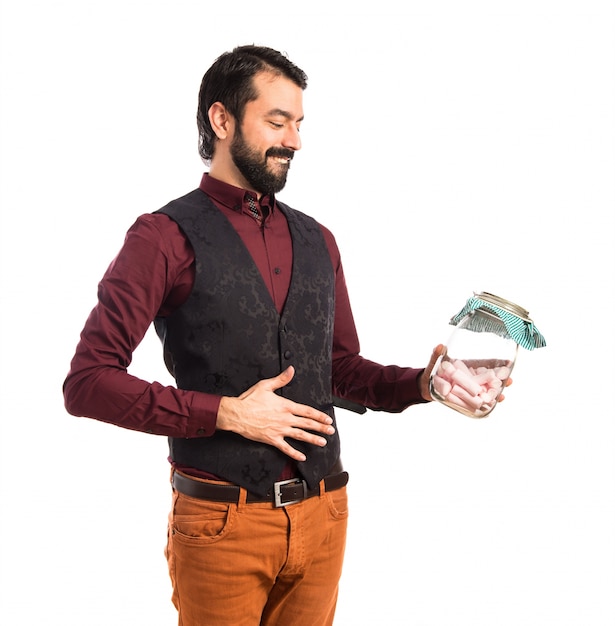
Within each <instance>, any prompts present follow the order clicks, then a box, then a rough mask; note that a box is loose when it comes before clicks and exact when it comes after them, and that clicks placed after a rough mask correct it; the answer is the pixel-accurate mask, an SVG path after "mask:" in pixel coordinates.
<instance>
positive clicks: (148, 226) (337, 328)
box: [64, 174, 424, 437]
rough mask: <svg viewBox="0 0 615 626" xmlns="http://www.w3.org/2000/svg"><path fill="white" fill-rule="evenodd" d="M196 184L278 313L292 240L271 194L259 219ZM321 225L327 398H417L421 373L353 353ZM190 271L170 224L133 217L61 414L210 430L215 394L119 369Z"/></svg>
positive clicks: (389, 406)
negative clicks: (329, 344) (327, 280)
mask: <svg viewBox="0 0 615 626" xmlns="http://www.w3.org/2000/svg"><path fill="white" fill-rule="evenodd" d="M200 188H201V189H202V190H203V191H204V192H205V193H207V194H208V195H209V196H210V198H211V199H212V200H213V202H214V203H215V204H216V206H217V207H218V208H219V209H220V210H221V211H222V212H223V213H224V214H225V215H226V216H227V217H228V219H229V220H230V222H231V224H232V225H233V227H234V228H235V229H236V230H237V232H238V233H239V235H240V236H241V238H242V240H243V242H244V243H245V245H246V247H247V248H248V250H249V251H250V253H251V254H252V257H253V258H254V261H255V263H256V265H257V266H258V268H259V270H260V272H261V274H262V276H263V279H264V281H265V283H266V284H267V287H268V289H269V292H270V293H271V296H272V298H273V300H274V302H275V305H276V307H277V309H278V311H281V310H282V308H283V306H284V302H285V299H286V295H287V293H288V287H289V282H290V276H291V266H292V243H291V238H290V233H289V230H288V225H287V223H286V218H285V217H284V215H283V214H282V212H281V211H279V210H277V209H276V205H275V198H273V197H268V196H266V197H264V198H262V199H261V202H260V208H261V211H262V212H263V213H264V214H265V218H264V219H263V220H262V222H259V221H257V220H256V219H255V218H254V217H253V216H252V214H251V213H250V211H249V209H248V204H247V201H246V199H247V195H248V194H249V193H250V192H246V191H245V190H243V189H239V188H237V187H233V186H231V185H228V184H226V183H223V182H221V181H219V180H216V179H214V178H211V177H210V176H209V175H208V174H205V175H204V176H203V179H202V181H201V185H200ZM321 228H322V232H323V235H324V238H325V241H326V243H327V246H328V249H329V254H330V255H331V261H332V264H333V268H334V271H335V323H334V337H333V355H332V356H333V360H332V365H333V372H332V374H333V390H332V391H333V393H334V394H335V395H337V396H339V397H342V398H345V399H347V400H350V401H352V402H356V403H359V404H362V405H364V406H366V407H368V408H371V409H375V410H384V411H390V412H398V411H402V410H403V409H405V408H406V407H408V406H409V405H411V404H416V403H419V402H424V400H423V399H422V398H421V395H420V392H419V388H418V381H417V379H418V376H419V375H420V374H421V373H422V371H423V369H411V368H402V367H398V366H396V365H389V366H383V365H380V364H377V363H374V362H372V361H368V360H367V359H364V358H363V357H362V356H360V354H359V350H360V348H359V340H358V337H357V332H356V328H355V324H354V319H353V316H352V311H351V308H350V302H349V300H348V293H347V289H346V282H345V280H344V272H343V270H342V264H341V260H340V253H339V250H338V248H337V244H336V243H335V239H334V237H333V235H332V234H331V232H329V231H328V230H327V229H326V228H324V227H322V226H321ZM194 273H195V272H194V253H193V251H192V248H191V246H190V244H189V242H188V241H187V239H186V238H185V236H184V235H183V234H182V232H181V231H180V229H179V227H178V226H177V224H176V223H175V222H174V221H173V220H172V219H171V218H169V217H168V216H166V215H164V214H147V215H142V216H141V217H139V218H138V219H137V221H136V222H135V223H134V224H133V226H132V227H131V228H130V230H129V231H128V233H127V234H126V239H125V241H124V245H123V247H122V249H121V250H120V252H119V254H118V255H117V256H116V258H115V259H114V260H113V262H112V263H111V265H110V266H109V268H108V269H107V271H106V273H105V275H104V276H103V278H102V280H101V282H100V284H99V288H98V304H97V305H96V306H95V307H94V309H93V310H92V312H91V313H90V315H89V317H88V319H87V321H86V324H85V327H84V329H83V331H82V333H81V338H80V341H79V344H78V345H77V349H76V353H75V356H74V357H73V360H72V362H71V367H70V372H69V373H68V376H67V378H66V381H65V383H64V398H65V404H66V409H67V410H68V412H69V413H71V414H73V415H79V416H86V417H92V418H95V419H99V420H102V421H105V422H110V423H113V424H116V425H118V426H123V427H125V428H130V429H133V430H138V431H143V432H148V433H154V434H157V435H165V436H169V437H207V436H211V435H212V434H213V433H214V431H215V429H216V416H217V412H218V406H219V404H220V399H221V398H220V396H216V395H212V394H207V393H202V392H197V391H186V390H182V389H176V388H175V387H172V386H164V385H161V384H160V383H157V382H152V383H150V382H146V381H144V380H141V379H139V378H137V377H135V376H132V375H131V374H129V373H128V372H127V368H128V366H129V365H130V362H131V360H132V354H133V352H134V350H135V349H136V348H137V346H138V345H139V343H140V342H141V340H142V339H143V336H144V335H145V332H146V331H147V329H148V328H149V326H150V324H151V322H152V320H153V319H154V318H155V317H157V316H166V315H169V314H170V313H171V312H172V311H173V310H175V309H176V308H177V307H179V306H180V305H181V304H182V303H183V302H185V300H186V299H187V297H188V295H189V293H190V290H191V289H192V285H193V282H194Z"/></svg>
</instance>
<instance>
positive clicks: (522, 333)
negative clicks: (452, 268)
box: [450, 292, 547, 350]
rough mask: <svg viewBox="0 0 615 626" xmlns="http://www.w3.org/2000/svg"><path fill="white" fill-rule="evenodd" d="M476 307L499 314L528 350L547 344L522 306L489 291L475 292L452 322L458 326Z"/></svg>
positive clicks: (513, 334)
mask: <svg viewBox="0 0 615 626" xmlns="http://www.w3.org/2000/svg"><path fill="white" fill-rule="evenodd" d="M476 309H486V310H488V311H491V312H492V313H494V314H495V315H497V316H498V317H499V318H500V319H501V320H502V322H503V323H504V325H505V326H506V330H507V331H508V334H509V335H510V336H511V338H512V339H513V340H514V341H515V342H516V343H517V344H519V345H520V346H521V347H522V348H525V349H526V350H534V348H543V347H544V346H546V345H547V343H546V341H545V338H544V337H543V336H542V335H541V334H540V332H539V331H538V329H537V328H536V327H535V326H534V322H532V320H531V319H530V318H529V316H528V312H527V311H525V310H524V309H522V308H521V307H519V306H517V305H516V304H513V303H512V302H508V300H504V299H503V298H500V297H498V296H494V295H493V294H490V293H487V292H481V293H478V294H477V293H475V294H474V296H472V297H471V298H470V299H469V300H468V301H467V302H466V304H465V306H464V307H463V309H461V311H459V313H457V315H455V316H454V317H452V318H451V321H450V324H452V325H453V326H456V325H457V324H458V323H459V322H460V321H461V320H462V319H463V318H464V317H465V316H466V315H468V313H471V312H472V311H475V310H476Z"/></svg>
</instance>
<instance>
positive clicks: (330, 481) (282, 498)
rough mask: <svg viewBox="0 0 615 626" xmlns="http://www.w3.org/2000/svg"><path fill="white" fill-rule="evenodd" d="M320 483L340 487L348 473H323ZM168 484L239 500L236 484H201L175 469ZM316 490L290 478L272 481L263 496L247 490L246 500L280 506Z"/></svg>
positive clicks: (198, 493)
mask: <svg viewBox="0 0 615 626" xmlns="http://www.w3.org/2000/svg"><path fill="white" fill-rule="evenodd" d="M324 482H325V491H335V490H336V489H341V488H342V487H344V486H345V485H346V484H347V483H348V472H340V473H339V474H331V475H330V476H325V478H324ZM172 484H173V487H174V488H175V489H176V490H177V491H179V492H180V493H183V494H184V495H186V496H190V497H192V498H198V499H200V500H213V501H214V502H234V503H238V502H239V493H240V488H239V487H237V486H236V485H218V484H215V483H205V482H201V481H200V480H196V479H194V478H191V477H190V476H186V475H185V474H180V473H179V472H173V480H172ZM319 493H320V485H319V486H317V487H315V488H314V489H308V486H307V483H306V482H305V480H302V479H301V478H291V479H290V480H280V481H279V482H277V483H274V484H273V487H272V488H271V489H270V490H269V491H268V492H267V495H266V496H259V495H256V494H253V493H251V492H249V491H248V494H247V498H246V502H271V503H272V504H273V505H274V506H275V507H282V506H288V505H289V504H295V503H296V502H301V501H302V500H305V499H307V498H311V497H313V496H317V495H318V494H319Z"/></svg>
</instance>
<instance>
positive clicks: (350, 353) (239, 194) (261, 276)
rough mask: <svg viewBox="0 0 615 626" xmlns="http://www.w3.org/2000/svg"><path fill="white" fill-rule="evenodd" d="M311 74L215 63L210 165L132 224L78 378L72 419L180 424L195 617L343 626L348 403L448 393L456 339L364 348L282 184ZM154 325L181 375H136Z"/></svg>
mask: <svg viewBox="0 0 615 626" xmlns="http://www.w3.org/2000/svg"><path fill="white" fill-rule="evenodd" d="M306 84H307V82H306V76H305V74H304V73H303V71H302V70H300V69H299V68H298V67H296V66H295V65H294V64H293V63H291V62H290V61H289V60H288V59H287V58H286V57H285V56H283V55H281V54H280V53H278V52H276V51H275V50H271V49H269V48H264V47H256V46H242V47H239V48H236V49H235V50H233V51H232V52H229V53H225V54H223V55H222V56H221V57H219V58H218V59H217V60H216V62H215V63H214V64H213V65H212V67H211V68H210V69H209V70H208V71H207V73H206V74H205V76H204V78H203V82H202V85H201V90H200V94H199V107H198V116H197V122H198V128H199V134H200V153H201V156H202V157H203V159H204V160H205V161H207V162H210V168H209V172H208V173H206V174H204V176H203V178H202V181H201V184H200V186H199V188H198V189H196V190H195V191H192V192H191V193H189V194H187V195H186V196H183V197H182V198H179V199H178V200H175V201H173V202H171V203H169V204H168V205H166V206H165V207H164V208H163V209H161V210H160V211H157V212H156V213H153V214H148V215H144V216H141V217H140V218H139V219H138V220H137V221H136V223H135V224H134V225H133V226H132V228H131V229H130V230H129V231H128V233H127V235H126V240H125V243H124V246H123V248H122V250H121V251H120V252H119V254H118V256H117V257H116V258H115V259H114V261H113V262H112V264H111V265H110V267H109V269H108V270H107V272H106V274H105V276H104V277H103V279H102V281H101V283H100V285H99V301H98V304H97V305H96V307H95V308H94V309H93V311H92V313H91V314H90V316H89V318H88V320H87V322H86V325H85V327H84V329H83V332H82V334H81V339H80V342H79V344H78V346H77V350H76V354H75V356H74V358H73V361H72V363H71V369H70V372H69V374H68V376H67V379H66V381H65V383H64V396H65V402H66V407H67V410H68V411H69V412H70V413H71V414H74V415H81V416H88V417H92V418H96V419H99V420H103V421H107V422H110V423H114V424H117V425H119V426H123V427H126V428H130V429H135V430H139V431H143V432H147V433H153V434H157V435H165V436H167V437H168V438H169V445H170V461H171V464H172V485H173V507H172V511H171V513H170V516H169V540H168V545H167V549H166V555H167V559H168V563H169V571H170V575H171V579H172V583H173V601H174V604H175V606H176V607H177V609H178V612H179V623H180V624H183V626H196V625H198V626H203V625H205V624H213V625H215V626H222V625H229V626H241V625H246V626H248V625H250V626H256V625H258V624H262V625H273V624H277V625H281V626H324V625H327V624H331V623H332V622H333V615H334V611H335V605H336V600H337V590H338V581H339V578H340V575H341V571H342V560H343V554H344V546H345V539H346V519H347V500H346V482H347V478H348V475H347V474H346V473H345V472H344V471H343V469H342V466H341V461H340V446H339V438H338V435H337V431H336V424H335V414H334V408H333V405H334V403H339V401H343V402H349V403H354V404H356V405H360V406H362V407H368V408H370V409H374V410H384V411H392V412H399V411H402V410H404V409H405V408H407V407H408V406H410V405H412V404H416V403H420V402H426V401H429V400H430V395H429V391H428V378H429V373H430V371H431V369H432V367H433V365H434V363H435V361H436V359H437V357H438V355H439V354H440V351H441V347H437V348H436V349H435V350H434V352H433V354H432V357H431V360H430V362H429V364H428V366H427V368H426V369H412V368H402V367H398V366H383V365H380V364H377V363H374V362H371V361H368V360H366V359H364V358H363V357H362V356H360V354H359V342H358V339H357V334H356V329H355V325H354V322H353V317H352V312H351V308H350V304H349V300H348V294H347V290H346V285H345V281H344V273H343V270H342V264H341V261H340V254H339V251H338V248H337V246H336V243H335V240H334V238H333V235H332V234H331V233H330V232H329V231H328V230H327V229H326V228H325V227H323V226H321V225H319V224H318V223H317V222H315V221H314V220H313V219H312V218H309V217H308V216H306V215H305V214H303V213H301V212H299V211H296V210H293V209H291V208H290V207H288V206H286V205H285V204H283V203H282V202H280V201H278V200H277V198H276V196H275V194H276V193H278V192H279V191H280V190H281V189H282V188H283V187H284V185H285V182H286V177H287V174H288V170H289V167H290V164H291V161H292V159H293V157H294V155H295V153H296V152H297V151H298V150H299V149H300V148H301V140H300V136H299V129H300V126H301V121H302V120H303V106H302V97H303V90H304V89H305V87H306ZM152 321H154V322H155V326H156V330H157V332H158V334H159V336H160V338H161V341H162V343H163V346H164V355H165V362H166V364H167V367H168V368H169V371H170V372H171V373H172V374H173V376H174V377H175V380H176V382H177V388H174V387H165V386H162V385H160V384H159V383H155V382H154V383H148V382H145V381H143V380H140V379H138V378H135V377H133V376H131V375H129V374H128V373H127V367H128V365H129V363H130V361H131V357H132V353H133V351H134V350H135V348H136V347H137V345H138V344H139V342H140V341H141V340H142V338H143V336H144V334H145V332H146V330H147V328H148V326H149V325H150V323H151V322H152ZM136 480H138V479H137V477H135V481H136Z"/></svg>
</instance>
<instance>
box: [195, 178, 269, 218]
mask: <svg viewBox="0 0 615 626" xmlns="http://www.w3.org/2000/svg"><path fill="white" fill-rule="evenodd" d="M199 188H200V189H201V191H204V192H205V193H206V194H207V195H208V196H209V197H210V198H211V199H212V200H214V201H215V202H217V203H219V204H221V205H223V206H225V207H227V208H229V209H232V210H233V211H238V212H240V211H244V212H246V213H248V214H249V213H250V212H249V209H248V205H247V197H248V195H251V196H252V197H253V198H254V199H256V194H255V193H254V192H252V191H247V190H246V189H241V187H235V186H233V185H229V184H228V183H225V182H222V181H221V180H218V179H217V178H213V177H211V176H210V175H209V173H208V172H205V173H204V174H203V177H202V178H201V184H200V185H199ZM257 202H258V203H260V206H261V211H262V212H263V213H264V214H265V215H269V214H271V212H272V211H273V209H274V208H275V196H274V195H273V194H271V195H267V196H261V199H260V201H257ZM264 209H266V210H264Z"/></svg>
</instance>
